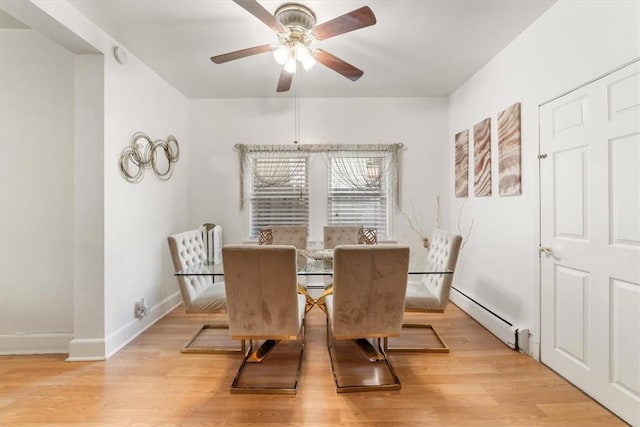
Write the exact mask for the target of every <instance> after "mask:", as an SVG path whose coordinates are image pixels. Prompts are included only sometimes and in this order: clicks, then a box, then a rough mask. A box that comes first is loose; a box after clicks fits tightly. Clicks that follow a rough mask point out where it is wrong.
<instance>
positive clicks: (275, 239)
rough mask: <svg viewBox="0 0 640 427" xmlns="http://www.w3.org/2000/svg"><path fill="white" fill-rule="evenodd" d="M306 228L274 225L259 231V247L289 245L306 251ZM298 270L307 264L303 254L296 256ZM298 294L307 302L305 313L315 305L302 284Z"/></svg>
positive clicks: (303, 226)
mask: <svg viewBox="0 0 640 427" xmlns="http://www.w3.org/2000/svg"><path fill="white" fill-rule="evenodd" d="M307 236H308V233H307V226H306V225H274V226H273V227H270V228H264V229H262V230H260V232H259V235H258V244H259V245H291V246H295V247H296V249H307ZM297 259H298V268H303V267H304V266H305V265H306V264H307V258H306V257H305V256H304V255H303V254H300V253H299V254H298V258H297ZM298 292H300V293H301V294H302V295H304V296H305V298H306V300H307V311H309V310H311V309H312V308H313V306H314V305H315V303H316V302H315V300H314V299H313V298H312V297H311V295H309V292H308V291H307V288H306V287H305V286H304V284H298Z"/></svg>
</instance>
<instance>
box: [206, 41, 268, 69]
mask: <svg viewBox="0 0 640 427" xmlns="http://www.w3.org/2000/svg"><path fill="white" fill-rule="evenodd" d="M265 52H271V45H269V44H263V45H262V46H255V47H250V48H247V49H242V50H236V51H235V52H229V53H223V54H222V55H216V56H212V57H211V60H212V61H213V62H215V63H216V64H222V63H225V62H229V61H233V60H234V59H240V58H245V57H247V56H252V55H257V54H259V53H265Z"/></svg>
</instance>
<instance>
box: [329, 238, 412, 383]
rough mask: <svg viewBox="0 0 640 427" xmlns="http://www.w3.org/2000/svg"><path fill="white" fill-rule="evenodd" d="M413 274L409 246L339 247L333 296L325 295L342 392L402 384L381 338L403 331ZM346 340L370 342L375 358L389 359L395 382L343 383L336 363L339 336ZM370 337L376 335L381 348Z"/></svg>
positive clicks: (331, 348) (362, 342)
mask: <svg viewBox="0 0 640 427" xmlns="http://www.w3.org/2000/svg"><path fill="white" fill-rule="evenodd" d="M408 272H409V248H408V247H407V246H401V245H344V246H337V247H336V248H335V250H334V258H333V294H332V295H328V296H327V297H326V305H327V345H328V347H329V355H330V359H331V367H332V369H333V371H334V379H335V382H336V389H337V391H338V392H345V391H362V390H371V389H373V390H375V389H399V388H400V381H399V380H398V377H397V376H396V375H395V372H394V370H393V366H392V365H391V362H390V361H389V360H388V358H387V357H386V354H385V352H384V349H383V346H382V345H381V343H380V339H381V338H386V337H390V336H397V335H399V334H400V330H401V328H402V318H403V314H404V306H405V293H406V288H407V274H408ZM347 339H349V340H354V339H355V340H357V341H356V342H357V343H359V344H360V345H365V346H366V347H365V348H364V350H365V351H366V352H367V353H368V354H369V357H370V360H372V361H376V362H380V363H385V364H386V366H387V368H388V371H389V373H390V374H391V378H392V381H391V382H390V383H384V384H371V383H365V382H362V383H357V384H347V383H345V382H343V383H340V380H339V379H338V376H337V375H336V370H335V366H334V359H335V356H336V355H335V354H334V347H335V346H334V340H347ZM367 339H373V340H374V343H376V346H375V347H374V346H372V345H371V343H370V342H369V341H368V340H367ZM367 363H369V362H367ZM372 369H377V368H374V367H372ZM372 376H374V377H375V375H372Z"/></svg>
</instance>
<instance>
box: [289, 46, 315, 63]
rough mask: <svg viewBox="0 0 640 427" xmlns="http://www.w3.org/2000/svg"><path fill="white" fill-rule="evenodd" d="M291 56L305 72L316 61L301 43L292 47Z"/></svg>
mask: <svg viewBox="0 0 640 427" xmlns="http://www.w3.org/2000/svg"><path fill="white" fill-rule="evenodd" d="M293 55H294V56H295V57H296V59H297V60H298V61H300V63H301V64H302V66H303V67H304V69H305V70H308V69H309V68H311V67H313V64H315V63H316V60H315V59H314V58H313V55H312V54H311V50H310V49H309V48H308V47H307V46H305V45H303V44H302V43H296V44H295V46H294V47H293Z"/></svg>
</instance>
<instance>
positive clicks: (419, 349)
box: [384, 323, 449, 353]
mask: <svg viewBox="0 0 640 427" xmlns="http://www.w3.org/2000/svg"><path fill="white" fill-rule="evenodd" d="M402 327H403V328H411V329H414V328H422V329H431V330H432V331H433V334H434V335H435V337H436V338H437V340H438V341H439V342H440V344H441V345H442V347H389V341H388V339H387V338H385V339H384V350H385V351H386V352H388V353H392V352H405V353H449V347H448V346H447V344H446V343H445V342H444V340H443V339H442V337H441V336H440V334H439V333H438V331H436V330H435V328H434V327H433V326H432V325H429V324H424V323H403V324H402Z"/></svg>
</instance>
